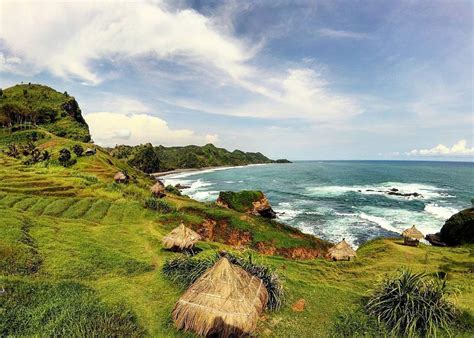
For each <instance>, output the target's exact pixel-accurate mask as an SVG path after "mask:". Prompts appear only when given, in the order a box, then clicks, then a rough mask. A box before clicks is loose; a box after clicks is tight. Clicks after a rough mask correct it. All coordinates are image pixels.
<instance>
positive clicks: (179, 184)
mask: <svg viewBox="0 0 474 338" xmlns="http://www.w3.org/2000/svg"><path fill="white" fill-rule="evenodd" d="M174 187H175V188H176V189H179V190H183V189H189V188H191V186H189V185H184V184H181V183H178V184H176V185H175V186H174Z"/></svg>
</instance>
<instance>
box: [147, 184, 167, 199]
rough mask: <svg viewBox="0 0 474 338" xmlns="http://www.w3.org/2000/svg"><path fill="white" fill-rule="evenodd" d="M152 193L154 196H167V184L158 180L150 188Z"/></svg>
mask: <svg viewBox="0 0 474 338" xmlns="http://www.w3.org/2000/svg"><path fill="white" fill-rule="evenodd" d="M150 191H151V193H152V194H153V196H155V197H158V198H162V197H164V196H166V194H165V185H164V184H163V183H162V182H161V181H156V183H155V184H153V186H152V187H151V188H150Z"/></svg>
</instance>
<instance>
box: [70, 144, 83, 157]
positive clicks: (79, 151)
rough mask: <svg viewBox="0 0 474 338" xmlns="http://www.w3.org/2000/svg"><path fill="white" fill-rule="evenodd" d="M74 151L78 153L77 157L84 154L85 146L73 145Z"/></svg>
mask: <svg viewBox="0 0 474 338" xmlns="http://www.w3.org/2000/svg"><path fill="white" fill-rule="evenodd" d="M72 151H73V152H74V154H76V156H77V157H80V156H82V153H83V152H84V148H82V146H81V145H80V144H75V145H74V146H73V147H72Z"/></svg>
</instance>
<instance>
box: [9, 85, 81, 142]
mask: <svg viewBox="0 0 474 338" xmlns="http://www.w3.org/2000/svg"><path fill="white" fill-rule="evenodd" d="M31 125H41V127H42V128H44V129H46V130H48V131H50V132H52V133H53V134H55V135H57V136H63V137H67V138H70V139H74V140H79V141H84V142H88V141H89V140H90V134H89V127H88V126H87V123H86V122H85V120H84V119H83V117H82V114H81V110H80V108H79V105H78V104H77V102H76V100H75V99H74V97H72V96H69V94H68V93H67V92H64V93H60V92H58V91H56V90H54V89H52V88H50V87H47V86H43V85H40V84H20V85H16V86H13V87H10V88H7V89H4V90H2V91H1V95H0V127H3V128H9V129H10V130H20V129H25V128H28V127H30V126H31Z"/></svg>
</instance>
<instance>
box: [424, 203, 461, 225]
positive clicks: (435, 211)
mask: <svg viewBox="0 0 474 338" xmlns="http://www.w3.org/2000/svg"><path fill="white" fill-rule="evenodd" d="M425 211H426V212H427V213H429V214H432V215H434V216H435V217H436V218H439V219H442V220H444V221H445V220H447V219H448V218H450V217H451V216H452V215H454V214H455V213H457V212H459V210H457V209H455V208H451V207H442V206H439V205H438V204H436V203H429V204H427V205H425Z"/></svg>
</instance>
